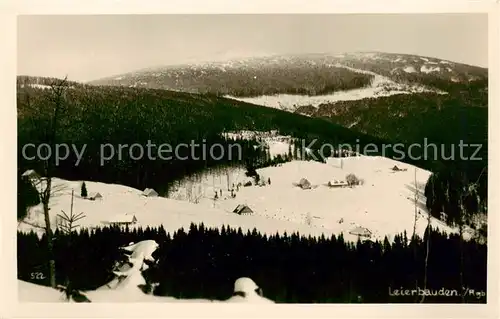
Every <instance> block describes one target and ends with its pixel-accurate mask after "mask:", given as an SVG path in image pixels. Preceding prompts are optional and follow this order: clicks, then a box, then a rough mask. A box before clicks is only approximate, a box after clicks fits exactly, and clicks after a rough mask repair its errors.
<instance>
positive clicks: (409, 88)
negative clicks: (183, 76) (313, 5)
mask: <svg viewBox="0 0 500 319" xmlns="http://www.w3.org/2000/svg"><path fill="white" fill-rule="evenodd" d="M332 66H335V67H342V68H345V69H348V70H350V71H353V72H356V73H362V74H369V75H373V76H374V78H373V80H372V82H371V84H370V86H367V87H363V88H359V89H352V90H346V91H337V92H334V93H333V94H326V95H316V96H307V95H298V94H297V95H296V94H277V95H261V96H257V97H243V98H240V97H234V96H230V95H227V96H225V97H226V98H230V99H234V100H238V101H243V102H247V103H252V104H257V105H263V106H267V107H272V108H276V109H281V110H285V111H295V110H296V109H297V108H298V107H300V106H309V105H311V106H313V107H318V106H319V105H321V104H325V103H334V102H337V101H353V100H361V99H366V98H376V97H385V96H391V95H397V94H413V93H422V92H436V93H439V94H446V92H442V91H438V90H435V89H430V88H426V87H424V86H422V85H403V84H399V83H396V82H394V81H392V80H390V79H389V78H387V77H385V76H382V75H379V74H377V73H374V72H370V71H366V70H361V69H355V68H351V67H348V66H345V65H342V64H339V63H337V64H335V65H332ZM438 69H439V68H438ZM421 70H422V69H421ZM405 71H406V72H409V71H407V70H406V68H405ZM422 72H425V71H422Z"/></svg>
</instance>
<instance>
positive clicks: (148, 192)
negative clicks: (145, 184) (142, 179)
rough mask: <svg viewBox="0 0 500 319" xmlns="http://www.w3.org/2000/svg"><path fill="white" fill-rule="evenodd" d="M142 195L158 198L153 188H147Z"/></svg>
mask: <svg viewBox="0 0 500 319" xmlns="http://www.w3.org/2000/svg"><path fill="white" fill-rule="evenodd" d="M142 195H143V196H146V197H156V196H158V193H157V192H156V191H155V190H154V189H152V188H146V189H145V190H144V191H143V192H142Z"/></svg>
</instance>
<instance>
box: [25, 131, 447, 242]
mask: <svg viewBox="0 0 500 319" xmlns="http://www.w3.org/2000/svg"><path fill="white" fill-rule="evenodd" d="M225 135H226V136H227V137H233V138H234V137H238V138H243V139H252V138H255V137H257V138H259V139H260V140H261V141H262V144H263V145H267V147H269V151H270V153H271V155H272V156H273V157H274V156H276V155H278V154H287V153H288V151H289V145H290V143H291V137H290V136H281V135H279V134H278V132H277V131H270V132H254V131H240V132H227V133H225ZM395 165H397V166H398V167H399V168H400V169H404V170H403V171H397V172H395V171H393V170H392V168H393V167H394V166H395ZM257 172H258V173H259V175H260V176H261V181H263V182H264V183H265V184H266V185H265V186H257V185H255V183H253V185H252V186H247V187H245V186H243V185H244V184H245V183H248V182H249V181H252V178H250V177H247V176H246V175H245V171H244V169H242V168H227V169H221V170H218V171H209V172H205V173H203V174H200V175H197V176H191V177H188V178H185V179H184V180H182V181H180V182H179V183H177V185H175V186H174V187H173V189H172V190H171V191H170V192H169V198H163V197H145V196H143V195H142V192H141V191H140V190H137V189H134V188H131V187H126V186H123V185H112V184H104V183H98V182H89V181H87V182H86V186H87V189H88V192H89V193H95V192H98V193H100V194H101V195H102V197H103V198H102V199H98V200H95V201H91V200H88V199H83V198H81V197H80V196H79V195H80V190H81V181H66V180H61V179H54V181H53V185H54V186H53V189H54V190H55V194H54V196H53V197H52V199H51V204H50V205H51V212H52V216H51V217H52V224H53V226H54V227H56V226H57V217H56V214H60V213H61V212H62V211H65V212H69V209H70V206H71V190H74V194H75V197H74V213H84V214H85V216H86V217H85V218H84V219H82V220H80V221H79V224H80V225H81V226H83V227H95V226H103V225H106V224H108V223H110V222H113V221H120V220H124V219H130V220H132V218H133V216H135V218H136V219H137V222H136V224H135V225H136V226H144V227H145V226H159V225H163V226H164V227H165V229H166V230H167V231H171V232H173V231H175V230H177V229H179V228H181V227H184V228H185V229H186V228H188V227H189V226H190V224H191V223H202V222H203V223H204V224H205V225H206V226H208V227H221V226H222V225H226V226H231V227H234V228H238V227H241V228H242V230H243V231H247V230H252V229H253V228H256V229H258V230H259V231H260V232H262V233H266V234H268V235H270V234H275V233H276V232H278V233H284V232H287V233H288V234H290V233H292V232H299V233H301V234H304V235H312V236H319V235H321V234H325V235H327V236H329V235H332V234H337V235H338V234H340V233H343V235H344V238H345V239H346V240H353V241H355V240H357V236H356V235H352V234H349V232H350V231H352V230H353V229H354V228H356V227H362V228H366V229H368V230H370V231H371V233H372V238H374V239H383V238H384V236H388V238H389V239H391V238H392V237H393V235H394V234H398V233H402V232H404V231H406V232H407V233H408V234H411V233H412V232H413V226H414V219H415V212H417V224H416V231H417V233H418V234H419V235H423V233H424V231H425V227H426V225H427V215H428V214H427V209H426V207H425V196H424V195H423V193H424V187H425V183H426V181H427V179H428V178H429V176H430V174H431V173H430V172H429V171H426V170H423V169H419V168H416V167H414V166H411V165H407V164H404V163H401V162H398V161H395V160H391V159H388V158H385V157H371V156H353V157H346V158H342V159H340V158H329V159H328V161H327V163H320V162H316V161H292V162H289V163H285V164H281V165H279V166H276V167H267V168H262V169H259V170H257ZM351 173H352V174H355V175H356V176H357V177H358V178H360V179H361V180H363V184H362V185H357V186H354V187H352V188H351V187H338V188H331V187H328V186H327V183H328V182H329V181H332V180H345V177H346V175H347V174H351ZM302 178H305V179H307V180H308V181H309V182H310V183H311V184H312V189H304V190H303V189H301V188H299V187H297V186H295V185H294V184H296V183H298V182H299V181H300V179H302ZM268 181H271V183H270V184H269V183H268ZM238 184H240V185H239V186H238ZM230 189H233V194H234V197H233V196H231V192H230ZM215 193H217V198H216V199H215V198H214V197H215ZM415 194H417V202H416V203H415ZM240 204H242V205H247V206H248V207H249V208H250V209H251V210H252V211H253V214H252V215H238V214H235V213H233V210H234V209H235V208H236V207H237V206H238V205H240ZM431 220H432V225H433V226H435V227H439V228H440V229H441V230H445V231H448V232H451V231H454V230H452V229H450V228H449V227H448V226H446V225H445V224H444V223H442V222H441V221H439V220H437V219H435V218H431ZM43 223H44V220H43V213H42V207H41V205H39V206H36V207H33V208H31V210H30V211H29V215H28V217H27V218H26V219H25V220H24V221H22V222H20V223H19V225H18V229H19V230H30V229H35V230H38V231H41V229H37V227H36V225H43Z"/></svg>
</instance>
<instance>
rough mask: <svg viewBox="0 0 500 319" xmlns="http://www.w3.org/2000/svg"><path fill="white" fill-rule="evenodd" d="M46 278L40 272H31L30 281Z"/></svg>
mask: <svg viewBox="0 0 500 319" xmlns="http://www.w3.org/2000/svg"><path fill="white" fill-rule="evenodd" d="M45 278H46V277H45V276H44V274H43V273H41V272H32V273H31V279H36V280H43V279H45Z"/></svg>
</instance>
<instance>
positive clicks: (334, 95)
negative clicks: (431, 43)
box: [91, 52, 488, 111]
mask: <svg viewBox="0 0 500 319" xmlns="http://www.w3.org/2000/svg"><path fill="white" fill-rule="evenodd" d="M487 73H488V72H487V69H484V68H479V67H474V66H469V65H464V64H460V63H455V62H452V61H444V60H441V59H438V58H431V57H421V56H416V55H408V54H397V53H382V52H354V53H344V54H331V53H316V54H314V53H312V54H299V55H279V56H256V57H249V58H241V59H228V60H226V61H223V60H220V59H217V60H214V61H212V62H210V61H209V62H197V63H191V64H184V65H171V66H166V67H158V68H150V69H145V70H139V71H134V72H130V73H127V74H122V75H118V76H114V77H109V78H105V79H100V80H96V81H93V82H91V83H92V84H99V85H124V86H132V87H148V88H162V89H168V90H173V91H186V92H192V93H213V94H217V95H223V96H226V97H229V98H235V99H239V100H242V101H245V102H250V103H254V104H258V105H264V106H269V107H274V108H279V109H284V110H288V111H294V110H295V109H297V108H298V107H301V106H309V105H311V106H313V107H317V106H318V105H320V104H323V103H334V102H336V101H349V100H359V99H365V98H377V97H385V96H391V95H396V94H418V93H422V92H435V93H438V94H446V93H447V92H445V91H443V90H442V89H438V87H435V86H433V85H434V84H439V87H443V86H447V85H448V84H453V83H465V84H467V83H469V82H471V81H478V80H485V79H487V76H488V74H487ZM443 84H444V85H443Z"/></svg>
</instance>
